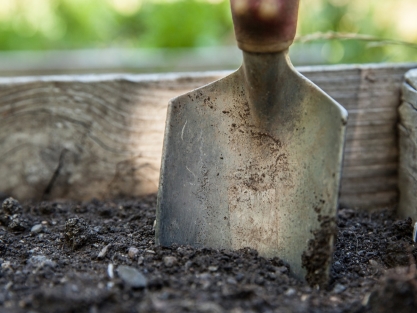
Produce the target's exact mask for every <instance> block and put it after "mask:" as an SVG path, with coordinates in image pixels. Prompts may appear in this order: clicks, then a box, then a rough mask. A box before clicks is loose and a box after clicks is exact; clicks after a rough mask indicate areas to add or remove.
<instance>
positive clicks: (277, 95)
mask: <svg viewBox="0 0 417 313" xmlns="http://www.w3.org/2000/svg"><path fill="white" fill-rule="evenodd" d="M231 8H232V16H233V21H234V26H235V34H236V39H237V42H238V45H239V48H240V49H241V50H243V65H242V66H241V67H240V68H239V69H238V70H237V71H236V72H234V73H233V74H231V75H229V76H227V77H225V78H223V79H220V80H218V81H216V82H214V83H211V84H209V85H206V86H204V87H202V88H199V89H196V90H193V91H191V92H189V93H187V94H184V95H182V96H179V97H178V98H175V99H173V100H171V101H170V103H169V107H168V116H167V121H166V130H165V141H164V147H163V157H162V166H161V177H160V185H159V193H158V207H157V219H156V242H157V244H160V245H162V246H169V245H172V244H180V245H191V246H194V247H211V248H217V249H223V248H224V249H240V248H244V247H250V248H253V249H256V250H257V251H258V252H259V254H260V255H261V256H264V257H275V256H276V257H279V258H281V259H282V260H284V261H285V262H287V263H288V264H289V265H290V269H291V272H292V273H293V274H294V275H295V276H297V277H299V278H301V279H307V281H308V282H309V283H310V284H312V285H323V284H325V282H326V281H327V278H328V268H329V265H330V262H331V255H332V247H333V237H334V229H335V216H336V210H337V197H338V191H339V180H340V177H341V164H342V155H343V144H344V136H345V125H346V122H347V112H346V110H345V109H344V108H342V107H341V106H340V105H339V104H338V103H336V102H335V101H334V100H332V99H331V98H330V97H329V96H328V95H326V94H325V93H324V92H323V91H322V90H320V89H319V88H318V87H317V86H315V85H314V84H313V83H312V82H310V81H309V80H308V79H306V78H305V77H303V76H302V75H301V74H300V73H298V72H297V71H296V70H295V69H294V67H293V66H292V65H291V62H290V59H289V57H288V48H289V46H290V45H291V43H292V41H293V38H294V36H295V30H296V24H297V12H298V0H231Z"/></svg>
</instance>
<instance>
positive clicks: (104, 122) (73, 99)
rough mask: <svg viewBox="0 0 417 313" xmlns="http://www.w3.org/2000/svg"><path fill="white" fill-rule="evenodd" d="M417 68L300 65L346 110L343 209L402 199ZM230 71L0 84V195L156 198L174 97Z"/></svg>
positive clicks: (41, 79)
mask: <svg viewBox="0 0 417 313" xmlns="http://www.w3.org/2000/svg"><path fill="white" fill-rule="evenodd" d="M413 67H417V66H416V65H415V64H404V65H379V66H378V65H362V66H325V67H303V68H299V70H300V71H301V72H302V73H303V74H304V75H305V76H306V77H308V78H310V79H311V80H312V81H313V82H315V83H316V84H317V85H318V86H320V87H321V88H322V89H323V90H324V91H326V92H328V93H329V94H330V95H331V96H333V97H334V98H335V99H336V100H337V101H339V102H340V103H341V104H342V105H344V106H345V107H346V108H347V109H348V111H349V114H350V116H349V122H348V127H347V142H346V153H345V160H344V168H343V178H342V186H341V200H343V201H344V202H343V203H344V204H346V205H349V204H351V205H352V206H357V207H363V208H364V207H373V206H380V205H381V204H385V205H389V204H391V203H392V200H393V199H396V196H397V190H396V188H397V180H396V179H397V178H396V175H397V174H396V173H397V172H396V171H397V164H398V163H397V162H398V160H397V159H398V152H397V148H396V146H397V139H396V121H397V118H398V115H397V107H398V105H399V104H400V85H401V82H402V80H403V75H404V73H405V72H406V71H407V70H409V69H410V68H413ZM228 73H230V72H209V73H182V74H161V75H86V76H50V77H32V78H28V77H26V78H0V148H1V149H0V161H1V162H0V191H2V192H5V193H8V194H11V195H13V196H15V197H17V198H19V199H29V198H32V199H33V198H34V199H42V198H48V197H49V198H72V199H88V198H92V197H96V198H106V197H117V196H120V195H129V196H137V195H141V194H146V193H151V192H155V191H156V190H157V186H158V177H159V166H160V165H159V163H160V158H161V149H162V140H163V132H164V127H165V126H164V125H165V115H166V107H167V103H168V101H169V99H170V98H172V97H175V96H177V95H179V94H181V93H184V92H186V91H188V90H191V89H194V88H196V87H199V86H202V85H205V84H207V83H209V82H212V81H214V80H216V79H219V78H221V77H223V76H225V75H227V74H228Z"/></svg>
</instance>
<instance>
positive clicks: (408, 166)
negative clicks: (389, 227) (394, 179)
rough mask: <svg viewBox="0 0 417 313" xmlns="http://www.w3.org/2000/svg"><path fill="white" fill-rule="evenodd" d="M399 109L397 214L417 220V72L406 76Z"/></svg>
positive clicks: (411, 72)
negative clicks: (398, 194) (398, 199)
mask: <svg viewBox="0 0 417 313" xmlns="http://www.w3.org/2000/svg"><path fill="white" fill-rule="evenodd" d="M402 91H403V92H402V95H403V97H402V100H403V102H402V104H401V106H400V108H399V115H400V121H399V124H398V130H399V151H400V158H399V165H398V172H399V173H398V187H399V191H400V201H399V204H398V212H399V214H400V215H401V216H403V217H408V216H410V217H412V218H413V220H414V221H416V220H417V162H416V160H417V71H416V70H413V71H410V72H408V73H407V74H406V80H405V82H404V83H403V85H402Z"/></svg>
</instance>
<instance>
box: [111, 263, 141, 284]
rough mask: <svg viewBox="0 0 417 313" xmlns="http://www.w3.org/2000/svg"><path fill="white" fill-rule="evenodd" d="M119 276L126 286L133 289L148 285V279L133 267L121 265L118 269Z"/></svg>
mask: <svg viewBox="0 0 417 313" xmlns="http://www.w3.org/2000/svg"><path fill="white" fill-rule="evenodd" d="M117 274H118V275H119V277H120V278H121V279H122V280H123V282H124V283H125V284H126V285H128V286H130V287H132V288H144V287H146V285H147V283H148V282H147V279H146V277H145V276H143V274H142V273H141V272H139V271H138V270H137V269H136V268H133V267H131V266H125V265H120V266H119V267H118V268H117Z"/></svg>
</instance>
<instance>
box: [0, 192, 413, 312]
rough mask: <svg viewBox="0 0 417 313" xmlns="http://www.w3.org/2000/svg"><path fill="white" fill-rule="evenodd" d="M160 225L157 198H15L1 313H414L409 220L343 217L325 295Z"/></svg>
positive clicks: (261, 263) (248, 257) (0, 218)
mask: <svg viewBox="0 0 417 313" xmlns="http://www.w3.org/2000/svg"><path fill="white" fill-rule="evenodd" d="M154 220H155V197H154V196H150V197H146V198H142V199H121V200H114V201H106V202H101V201H97V200H93V201H91V202H86V203H81V202H68V201H51V202H43V203H27V204H24V205H22V206H20V205H19V203H18V202H16V201H11V200H8V201H7V202H6V203H5V204H4V205H3V209H2V210H1V212H0V224H1V225H2V226H0V263H1V269H0V312H31V313H35V312H38V313H41V312H46V313H48V312H77V313H78V312H80V313H82V312H88V313H95V312H233V313H239V312H401V313H403V312H417V274H416V270H415V266H414V264H415V260H416V256H417V248H416V246H415V245H414V244H413V242H412V240H411V235H412V227H411V220H409V219H408V220H395V219H394V217H393V214H392V212H391V211H388V210H385V211H379V212H376V213H358V212H357V211H354V210H351V209H343V208H342V209H340V210H339V218H338V222H337V225H338V229H337V234H338V235H337V241H336V250H335V253H334V260H333V264H332V269H331V277H332V279H331V282H330V285H329V286H328V288H322V289H318V287H310V286H309V285H308V284H307V283H301V282H299V281H297V280H295V279H294V278H291V277H290V276H289V275H288V272H289V270H288V267H287V266H286V265H285V264H284V263H283V262H282V261H281V260H279V259H278V258H273V259H264V258H262V257H260V256H258V254H257V252H256V251H254V250H251V249H242V250H239V251H218V250H212V249H194V248H191V247H182V246H181V247H171V248H161V247H156V246H155V245H154V230H153V224H154ZM318 236H319V234H318ZM307 257H308V256H307ZM410 264H411V265H410ZM319 270H320V269H319Z"/></svg>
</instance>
